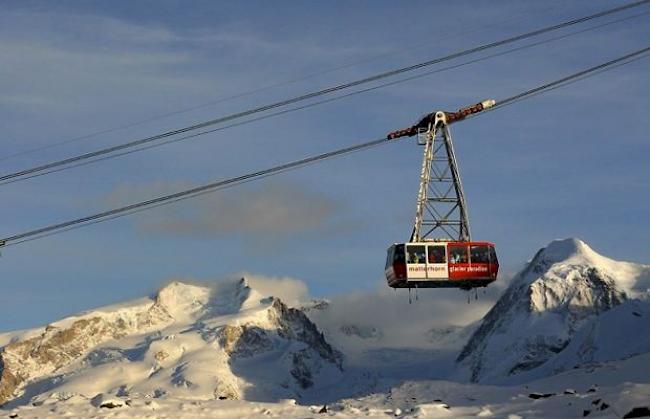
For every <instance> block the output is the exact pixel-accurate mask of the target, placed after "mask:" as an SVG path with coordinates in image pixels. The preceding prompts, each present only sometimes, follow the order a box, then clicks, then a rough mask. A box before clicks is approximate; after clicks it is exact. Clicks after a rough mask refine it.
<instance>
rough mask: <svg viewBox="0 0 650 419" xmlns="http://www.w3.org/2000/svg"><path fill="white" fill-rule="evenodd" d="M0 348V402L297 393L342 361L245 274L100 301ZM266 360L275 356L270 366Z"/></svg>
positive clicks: (301, 318)
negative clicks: (140, 296) (106, 303)
mask: <svg viewBox="0 0 650 419" xmlns="http://www.w3.org/2000/svg"><path fill="white" fill-rule="evenodd" d="M22 336H30V337H29V338H26V339H21V338H14V340H13V341H12V342H10V343H8V344H7V345H6V346H4V347H3V348H2V349H1V351H0V374H1V375H0V404H2V403H6V402H8V401H12V403H13V404H22V403H25V402H27V401H37V402H38V401H39V400H42V399H43V398H48V397H55V398H59V399H62V400H63V399H67V398H69V397H72V396H74V395H82V396H84V397H93V396H95V395H97V394H113V395H121V396H125V395H141V396H143V397H160V396H162V395H174V396H179V397H188V398H193V399H214V398H220V399H239V398H251V399H260V400H264V399H274V398H276V399H277V398H281V397H285V398H286V397H294V398H299V397H300V394H301V393H302V392H303V391H306V390H308V389H310V388H312V387H315V386H316V384H317V382H318V381H323V382H327V379H335V378H336V377H337V376H338V375H340V374H341V371H342V357H341V355H340V354H339V353H338V352H337V351H335V350H334V349H333V348H332V347H331V346H330V345H329V344H328V343H327V342H326V341H325V340H324V338H323V336H322V334H320V332H319V331H318V330H317V328H316V326H315V325H314V324H313V323H311V321H309V319H308V318H307V317H306V316H305V315H304V314H303V313H302V312H301V311H299V310H295V309H291V308H288V307H287V306H285V305H284V304H283V303H282V302H281V301H280V300H278V299H276V298H273V297H269V298H262V297H261V295H259V294H258V293H257V292H256V291H255V290H253V289H251V288H250V287H249V286H248V285H247V283H246V281H245V280H244V279H242V280H240V281H230V282H224V283H221V284H219V285H217V286H216V287H214V288H211V287H201V286H195V285H189V284H183V283H180V282H174V283H171V284H169V285H167V286H166V287H164V288H162V289H161V290H160V291H159V292H158V294H157V295H156V297H155V298H154V299H143V300H137V301H136V302H131V303H127V304H121V305H115V306H109V307H104V308H101V309H98V310H93V311H89V312H86V313H83V314H81V315H79V316H73V317H70V318H66V319H63V320H61V321H59V322H55V323H52V324H51V325H48V326H47V327H46V328H45V329H36V330H35V331H33V332H28V333H24V334H22ZM269 361H273V362H269Z"/></svg>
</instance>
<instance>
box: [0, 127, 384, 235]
mask: <svg viewBox="0 0 650 419" xmlns="http://www.w3.org/2000/svg"><path fill="white" fill-rule="evenodd" d="M380 144H387V141H386V137H382V138H379V139H376V140H372V141H368V142H365V143H362V144H357V145H353V146H350V147H345V148H342V149H339V150H335V151H330V152H327V153H323V154H319V155H316V156H312V157H306V158H304V159H300V160H295V161H293V162H290V163H286V164H282V165H280V166H275V167H272V168H269V169H264V170H260V171H257V172H253V173H248V174H245V175H242V176H237V177H234V178H230V179H226V180H220V181H216V182H212V183H208V184H206V185H201V186H197V187H195V188H191V189H187V190H184V191H181V192H176V193H173V194H169V195H164V196H160V197H157V198H153V199H149V200H146V201H142V202H137V203H135V204H131V205H127V206H124V207H120V208H115V209H112V210H108V211H104V212H100V213H97V214H93V215H89V216H86V217H82V218H78V219H75V220H71V221H66V222H62V223H58V224H53V225H50V226H46V227H42V228H39V229H36V230H32V231H28V232H26V233H21V234H16V235H14V236H11V237H7V238H5V239H1V240H0V245H3V244H5V243H7V245H11V244H12V242H17V241H20V240H24V239H27V238H30V237H33V236H38V237H40V236H42V235H44V234H48V233H51V232H54V231H59V230H62V229H67V228H70V227H74V226H75V225H78V224H84V225H85V223H89V222H93V221H97V220H101V219H106V218H107V217H115V216H117V215H120V214H123V213H124V214H126V213H129V212H134V211H137V210H138V209H142V208H145V207H146V208H151V207H153V206H160V205H161V204H168V203H172V202H177V201H180V200H183V199H187V198H192V197H195V196H198V195H201V194H205V193H207V192H213V191H216V190H219V189H224V188H227V187H231V186H234V185H238V184H241V183H245V182H247V181H251V180H253V179H259V178H265V177H268V176H272V175H275V174H279V173H283V172H286V171H288V170H294V169H297V168H299V167H303V166H307V165H309V164H313V163H316V162H319V161H322V160H327V159H331V158H334V157H338V156H342V155H346V154H351V153H354V152H358V151H361V150H364V149H368V148H371V147H376V146H378V145H380ZM13 244H17V243H13Z"/></svg>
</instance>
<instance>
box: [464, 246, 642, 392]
mask: <svg viewBox="0 0 650 419" xmlns="http://www.w3.org/2000/svg"><path fill="white" fill-rule="evenodd" d="M649 287H650V267H649V266H645V265H637V264H633V263H628V262H617V261H614V260H612V259H609V258H606V257H604V256H601V255H599V254H597V253H596V252H594V251H593V250H592V249H591V248H590V247H589V246H587V245H586V244H585V243H584V242H582V241H580V240H578V239H567V240H558V241H554V242H552V243H551V244H549V245H548V246H547V247H546V248H544V249H541V250H540V251H539V252H538V253H537V254H536V255H535V257H534V258H533V260H532V261H531V262H530V263H529V264H528V265H527V266H526V268H525V269H524V270H523V271H522V272H520V273H519V274H518V275H517V276H516V277H515V278H514V279H513V281H512V283H511V285H510V286H509V288H508V289H507V290H506V292H505V293H504V294H503V296H502V297H501V298H500V299H499V301H498V302H497V303H496V304H495V306H494V307H493V308H492V309H491V310H490V311H489V312H488V314H487V315H486V316H485V318H484V320H483V322H482V323H481V325H480V327H479V328H478V329H477V330H476V332H475V333H474V334H473V335H472V337H471V339H470V340H469V342H468V343H467V345H466V346H465V347H464V348H463V350H462V351H461V353H460V355H459V356H458V362H459V364H460V366H461V372H460V373H459V375H458V376H459V377H465V378H469V379H470V380H471V381H473V382H483V383H515V382H523V381H525V380H528V379H530V378H531V377H540V376H544V375H549V374H552V373H556V372H559V371H563V370H565V369H568V368H572V367H573V366H576V365H578V364H581V363H584V362H590V361H592V360H597V359H602V360H613V359H621V358H624V357H626V356H629V355H631V354H633V353H639V352H643V351H645V350H646V349H647V342H646V341H645V338H644V341H643V342H642V343H639V348H638V350H637V351H636V352H635V351H634V350H628V349H624V348H622V347H614V348H612V350H609V352H607V351H605V352H607V353H608V354H609V355H604V353H605V352H602V351H601V346H599V345H607V344H606V343H605V342H598V338H597V337H596V336H597V335H598V334H600V335H601V336H609V337H612V338H613V337H617V338H618V339H619V340H621V339H622V340H623V341H635V340H636V337H637V333H638V332H639V329H636V328H635V326H633V324H635V323H639V324H640V323H642V321H641V320H635V319H634V316H632V315H629V316H628V315H627V314H624V313H625V312H629V311H630V310H632V309H631V308H624V307H619V306H621V305H624V306H625V307H632V302H633V301H636V302H637V303H636V304H644V303H643V301H645V300H646V299H647V298H648V296H649V295H650V294H649V291H648V289H649ZM628 303H629V305H628ZM615 308H617V310H616V311H614V312H612V313H609V311H611V310H613V309H615ZM639 310H640V311H643V310H641V309H639ZM619 316H620V317H619ZM623 317H625V322H624V323H623V324H626V326H625V329H621V328H618V327H617V326H616V322H617V321H618V320H617V319H622V318H623ZM646 329H647V327H645V328H643V329H641V330H646ZM574 338H576V339H575V340H574ZM572 344H573V345H572ZM610 345H611V344H610ZM604 347H605V346H602V348H604ZM570 353H571V355H569V354H570ZM590 354H591V355H590ZM599 357H600V358H599ZM556 358H557V359H556ZM551 360H553V362H552V363H549V362H550V361H551ZM542 366H544V367H543V368H542V369H539V368H540V367H542ZM532 371H534V372H532Z"/></svg>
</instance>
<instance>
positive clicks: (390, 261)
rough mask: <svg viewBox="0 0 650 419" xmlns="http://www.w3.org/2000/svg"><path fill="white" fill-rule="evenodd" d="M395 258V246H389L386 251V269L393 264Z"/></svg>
mask: <svg viewBox="0 0 650 419" xmlns="http://www.w3.org/2000/svg"><path fill="white" fill-rule="evenodd" d="M394 258H395V246H391V247H389V248H388V251H387V252H386V269H388V268H389V267H391V266H392V265H393V259H394Z"/></svg>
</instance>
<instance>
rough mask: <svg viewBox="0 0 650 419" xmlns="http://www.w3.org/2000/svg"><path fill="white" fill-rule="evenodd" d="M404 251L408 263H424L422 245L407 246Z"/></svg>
mask: <svg viewBox="0 0 650 419" xmlns="http://www.w3.org/2000/svg"><path fill="white" fill-rule="evenodd" d="M406 253H407V256H408V263H424V262H425V260H426V258H425V256H424V255H425V250H424V246H407V247H406Z"/></svg>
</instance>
